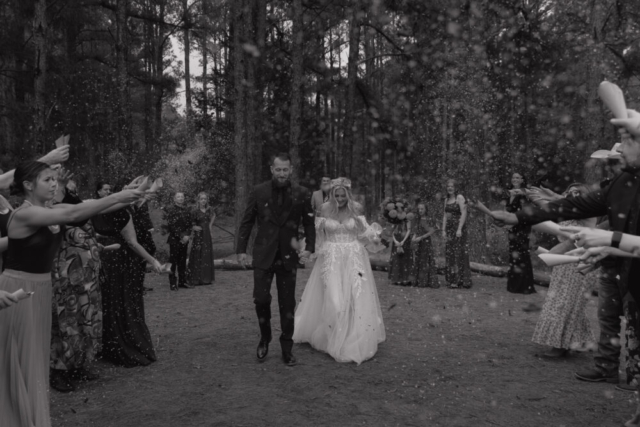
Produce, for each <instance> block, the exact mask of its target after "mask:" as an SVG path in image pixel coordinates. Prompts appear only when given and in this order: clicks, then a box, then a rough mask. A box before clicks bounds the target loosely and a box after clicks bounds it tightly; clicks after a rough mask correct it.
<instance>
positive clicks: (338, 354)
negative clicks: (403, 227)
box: [293, 216, 385, 364]
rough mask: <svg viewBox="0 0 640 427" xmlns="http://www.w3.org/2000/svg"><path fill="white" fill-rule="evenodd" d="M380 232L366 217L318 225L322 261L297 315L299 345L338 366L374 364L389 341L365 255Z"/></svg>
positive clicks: (318, 221) (322, 220) (319, 220)
mask: <svg viewBox="0 0 640 427" xmlns="http://www.w3.org/2000/svg"><path fill="white" fill-rule="evenodd" d="M375 236H376V231H375V230H374V229H372V228H371V227H370V226H369V225H368V224H367V221H366V219H365V218H364V216H359V217H358V218H357V219H356V218H350V219H348V220H346V221H345V222H344V223H340V222H338V221H336V220H335V219H326V218H317V219H316V248H317V249H316V254H317V256H318V258H317V260H316V263H315V266H314V267H313V271H312V272H311V276H310V277H309V281H308V282H307V286H306V288H305V290H304V292H303V294H302V301H301V302H300V304H299V305H298V308H297V310H296V314H295V332H294V334H293V340H294V341H295V342H308V343H309V344H311V345H312V346H313V347H314V348H315V349H317V350H321V351H324V352H327V353H329V354H330V355H331V356H332V357H333V358H334V359H336V360H337V361H338V362H356V363H358V364H360V363H362V362H363V361H365V360H367V359H370V358H371V357H373V355H374V354H375V353H376V351H377V349H378V343H381V342H383V341H384V340H385V330H384V323H383V321H382V312H381V310H380V302H379V300H378V292H377V290H376V284H375V281H374V279H373V273H372V271H371V264H370V263H369V256H368V254H367V250H366V249H365V246H364V244H365V242H366V243H369V242H368V240H371V239H373V238H374V237H375Z"/></svg>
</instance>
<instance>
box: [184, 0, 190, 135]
mask: <svg viewBox="0 0 640 427" xmlns="http://www.w3.org/2000/svg"><path fill="white" fill-rule="evenodd" d="M182 7H183V12H184V15H183V21H184V30H183V33H182V35H183V39H184V40H183V41H184V97H185V112H186V115H187V126H188V127H189V129H191V119H192V117H191V116H192V113H191V112H192V107H191V64H190V62H191V61H190V57H191V40H190V37H189V36H190V34H189V31H190V30H189V27H190V20H189V19H190V18H189V4H188V0H183V1H182Z"/></svg>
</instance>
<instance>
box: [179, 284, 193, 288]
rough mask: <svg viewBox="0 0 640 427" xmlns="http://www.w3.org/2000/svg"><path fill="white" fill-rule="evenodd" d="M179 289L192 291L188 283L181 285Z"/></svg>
mask: <svg viewBox="0 0 640 427" xmlns="http://www.w3.org/2000/svg"><path fill="white" fill-rule="evenodd" d="M180 287H181V288H185V289H193V286H191V285H190V284H188V283H183V284H182V285H180Z"/></svg>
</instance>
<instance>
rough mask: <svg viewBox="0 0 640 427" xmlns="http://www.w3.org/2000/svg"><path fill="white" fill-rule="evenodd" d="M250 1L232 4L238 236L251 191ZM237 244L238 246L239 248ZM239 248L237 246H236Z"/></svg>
mask: <svg viewBox="0 0 640 427" xmlns="http://www.w3.org/2000/svg"><path fill="white" fill-rule="evenodd" d="M246 1H247V0H234V1H233V2H232V3H231V16H232V20H233V32H232V40H233V88H234V90H233V106H234V111H233V118H234V133H233V134H234V136H233V138H234V147H235V158H236V173H235V181H236V182H235V190H236V191H235V197H236V200H235V202H236V203H235V230H236V236H237V235H238V233H237V231H238V229H239V226H240V220H241V219H242V213H243V212H244V209H245V208H246V206H247V200H248V190H249V170H248V168H247V163H248V155H249V154H248V147H247V144H246V142H247V139H246V137H245V121H244V117H245V115H244V112H245V105H244V101H245V84H244V79H245V54H244V49H243V48H242V41H243V40H242V38H243V37H244V22H243V12H244V4H245V3H246ZM237 243H238V242H237V241H236V245H237ZM236 247H237V246H236Z"/></svg>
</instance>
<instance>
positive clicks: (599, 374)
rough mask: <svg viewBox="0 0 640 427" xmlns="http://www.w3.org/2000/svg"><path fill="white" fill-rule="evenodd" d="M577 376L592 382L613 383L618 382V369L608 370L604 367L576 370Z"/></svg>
mask: <svg viewBox="0 0 640 427" xmlns="http://www.w3.org/2000/svg"><path fill="white" fill-rule="evenodd" d="M575 376H576V378H577V379H579V380H581V381H588V382H592V383H600V382H608V383H611V384H618V381H619V380H618V371H617V370H616V371H615V372H606V371H604V370H603V369H599V368H591V369H586V370H584V371H580V372H576V373H575Z"/></svg>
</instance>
